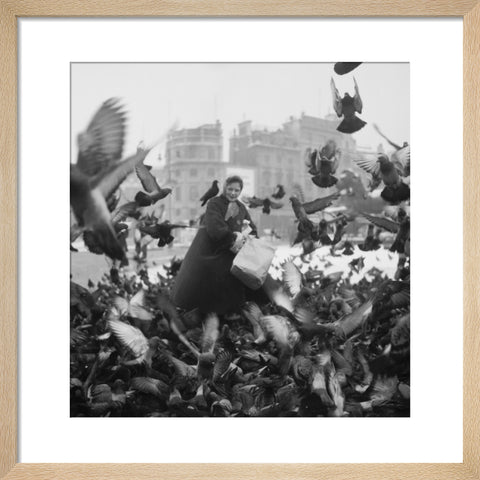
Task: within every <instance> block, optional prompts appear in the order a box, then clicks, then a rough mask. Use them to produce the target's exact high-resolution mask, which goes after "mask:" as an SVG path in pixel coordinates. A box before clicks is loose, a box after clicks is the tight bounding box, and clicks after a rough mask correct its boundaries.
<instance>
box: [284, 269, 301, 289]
mask: <svg viewBox="0 0 480 480" xmlns="http://www.w3.org/2000/svg"><path fill="white" fill-rule="evenodd" d="M283 281H284V283H285V285H286V287H287V290H288V292H289V293H290V295H291V296H292V297H295V296H296V295H298V294H299V293H300V290H301V288H302V274H301V272H300V270H299V269H298V268H297V266H296V265H295V264H294V263H293V262H286V263H285V265H284V266H283Z"/></svg>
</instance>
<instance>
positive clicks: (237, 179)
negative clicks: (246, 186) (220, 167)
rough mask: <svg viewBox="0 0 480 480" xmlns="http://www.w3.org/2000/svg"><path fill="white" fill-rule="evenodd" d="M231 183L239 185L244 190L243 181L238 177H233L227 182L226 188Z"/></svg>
mask: <svg viewBox="0 0 480 480" xmlns="http://www.w3.org/2000/svg"><path fill="white" fill-rule="evenodd" d="M231 183H239V184H240V187H241V188H242V189H243V180H242V179H241V178H240V177H239V176H238V175H232V176H231V177H228V178H227V179H226V180H225V186H227V185H230V184H231Z"/></svg>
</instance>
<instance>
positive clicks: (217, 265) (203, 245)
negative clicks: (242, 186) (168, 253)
mask: <svg viewBox="0 0 480 480" xmlns="http://www.w3.org/2000/svg"><path fill="white" fill-rule="evenodd" d="M228 204H229V201H228V200H227V198H226V197H225V196H224V195H220V196H219V197H215V198H212V199H211V200H209V202H208V203H207V209H206V212H205V216H204V218H203V221H202V225H201V226H200V228H199V230H198V232H197V235H196V236H195V238H194V239H193V242H192V244H191V246H190V248H189V250H188V252H187V254H186V255H185V258H184V260H183V262H182V266H181V267H180V271H179V272H178V275H177V277H176V280H175V284H174V286H173V291H172V299H173V301H174V303H175V304H176V305H177V306H178V307H180V308H183V309H185V310H193V309H194V308H198V309H199V310H200V311H201V312H204V313H207V312H216V313H218V314H224V313H227V312H231V311H235V310H237V309H238V308H239V307H240V306H241V305H242V304H243V303H244V302H245V292H246V289H247V288H246V287H245V286H244V285H243V284H242V283H241V282H240V281H239V280H237V278H235V277H234V276H233V275H232V274H231V273H230V269H231V267H232V262H233V259H234V257H235V254H234V253H232V252H231V251H230V247H231V246H232V245H233V243H234V241H235V234H234V232H240V231H241V230H242V226H243V221H244V220H248V221H250V226H251V228H252V229H253V232H252V234H255V235H256V229H255V226H254V225H253V223H252V221H251V218H250V215H249V213H248V211H247V208H246V207H245V205H244V204H243V203H241V202H239V201H238V200H237V201H236V204H237V205H238V214H237V215H236V216H235V217H230V218H229V219H228V220H225V214H226V212H227V208H228Z"/></svg>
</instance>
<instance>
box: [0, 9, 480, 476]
mask: <svg viewBox="0 0 480 480" xmlns="http://www.w3.org/2000/svg"><path fill="white" fill-rule="evenodd" d="M87 16H88V17H108V16H111V17H147V16H169V17H175V16H187V17H188V16H190V17H192V16H195V17H229V16H243V17H249V16H252V17H262V16H263V17H267V16H268V17H277V16H283V17H286V16H292V17H355V16H358V17H367V16H369V17H372V16H375V17H395V16H398V17H402V16H422V17H446V16H457V17H463V28H464V40H463V71H464V77H463V92H464V100H463V102H464V125H463V132H464V133H463V142H464V204H463V207H464V211H463V220H464V345H463V346H464V363H463V372H464V383H463V399H464V400H463V405H464V411H463V415H464V417H463V432H464V433H463V440H464V446H463V448H464V452H463V463H457V464H443V463H441V464H239V463H238V464H66V463H58V464H53V463H50V464H47V463H42V464H26V463H17V434H18V432H17V19H18V18H21V17H87ZM0 119H1V122H0V154H1V157H0V216H1V218H2V222H1V226H0V312H1V314H2V316H1V318H0V477H1V478H3V477H4V478H5V479H12V480H13V479H25V478H32V479H33V478H62V479H67V478H75V479H76V478H78V479H80V478H84V479H90V478H91V479H103V478H107V477H108V478H111V479H119V480H120V479H126V480H127V479H128V480H130V479H132V478H135V479H152V480H153V479H160V478H168V479H171V480H174V479H181V480H186V479H196V480H198V479H212V480H215V479H218V480H225V479H227V478H232V479H247V478H259V479H262V480H264V479H265V480H266V479H272V480H273V479H280V478H288V479H295V480H300V479H312V480H313V479H317V478H320V477H324V478H329V479H340V478H342V479H343V478H348V479H355V480H361V479H369V478H381V479H385V480H388V479H392V480H393V479H399V478H403V479H415V480H417V479H422V480H424V479H432V480H442V479H445V480H454V479H480V389H479V384H480V368H479V362H478V360H479V358H480V327H479V315H478V313H479V304H480V302H479V300H480V296H479V279H480V262H479V259H480V235H479V234H478V227H479V225H480V222H479V215H480V188H479V184H480V178H479V173H480V168H479V167H478V166H477V162H478V161H479V159H478V153H479V146H480V145H479V144H480V2H479V0H351V1H349V2H344V1H342V0H328V1H327V0H303V1H297V2H293V1H287V0H235V1H229V2H222V1H219V0H184V1H181V2H180V1H178V0H157V1H154V0H135V1H129V0H82V1H78V0H42V1H41V0H0Z"/></svg>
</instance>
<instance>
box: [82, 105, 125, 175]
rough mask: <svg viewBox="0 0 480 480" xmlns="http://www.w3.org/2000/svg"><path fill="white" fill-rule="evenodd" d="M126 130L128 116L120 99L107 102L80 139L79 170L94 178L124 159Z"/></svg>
mask: <svg viewBox="0 0 480 480" xmlns="http://www.w3.org/2000/svg"><path fill="white" fill-rule="evenodd" d="M125 130H126V113H125V112H123V111H122V107H121V106H120V105H119V104H118V99H116V98H110V99H109V100H107V101H106V102H104V103H103V104H102V105H101V107H100V108H99V109H98V111H97V112H96V113H95V115H94V116H93V118H92V120H91V121H90V123H89V124H88V127H87V129H86V130H85V131H84V132H82V133H80V134H79V135H78V137H77V142H78V157H77V164H76V165H77V168H78V169H79V170H80V171H81V172H82V173H84V174H85V175H87V176H89V177H91V176H94V175H96V174H97V173H99V172H101V171H102V170H105V169H106V168H108V167H109V166H110V165H111V163H112V162H115V161H117V160H119V159H120V158H121V157H122V153H123V146H124V137H125Z"/></svg>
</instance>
